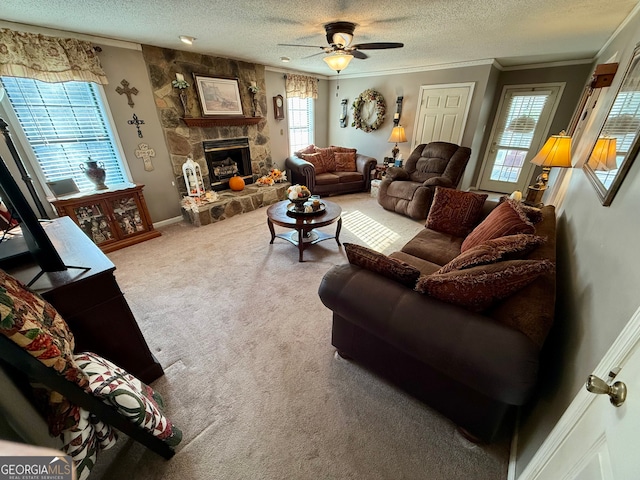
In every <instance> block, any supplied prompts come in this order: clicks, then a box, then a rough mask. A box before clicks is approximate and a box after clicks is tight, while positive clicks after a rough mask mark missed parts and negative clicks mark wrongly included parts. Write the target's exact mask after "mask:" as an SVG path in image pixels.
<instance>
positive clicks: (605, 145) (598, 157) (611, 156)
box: [587, 137, 618, 171]
mask: <svg viewBox="0 0 640 480" xmlns="http://www.w3.org/2000/svg"><path fill="white" fill-rule="evenodd" d="M616 155H617V153H616V139H615V138H611V137H600V138H598V141H597V142H596V146H595V147H593V152H591V156H590V157H589V162H588V163H587V165H589V166H590V167H591V168H592V169H593V170H605V171H607V170H615V169H616V168H618V161H617V159H616Z"/></svg>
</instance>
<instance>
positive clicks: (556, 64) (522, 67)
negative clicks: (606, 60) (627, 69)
mask: <svg viewBox="0 0 640 480" xmlns="http://www.w3.org/2000/svg"><path fill="white" fill-rule="evenodd" d="M594 61H595V57H594V58H582V59H579V60H564V61H560V62H547V63H531V64H528V65H513V66H510V67H504V66H502V65H500V63H498V62H496V63H497V64H498V65H500V66H499V67H498V69H500V70H502V71H503V72H513V71H516V70H532V69H534V68H552V67H567V66H570V65H584V64H586V63H589V64H591V63H593V62H594Z"/></svg>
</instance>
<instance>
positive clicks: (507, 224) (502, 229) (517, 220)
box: [460, 202, 536, 252]
mask: <svg viewBox="0 0 640 480" xmlns="http://www.w3.org/2000/svg"><path fill="white" fill-rule="evenodd" d="M518 203H519V202H504V203H501V204H500V205H498V206H497V207H496V208H494V209H493V211H492V212H491V213H490V214H489V215H487V218H485V219H484V220H483V221H482V223H481V224H480V225H478V226H477V227H476V228H475V229H474V230H473V231H472V232H471V233H470V234H469V235H468V236H467V238H465V239H464V242H462V246H461V247H460V251H461V252H466V251H467V250H469V249H470V248H473V247H475V246H476V245H480V244H481V243H484V242H486V241H487V240H491V239H492V238H499V237H504V236H506V235H515V234H517V233H535V231H536V229H535V228H534V226H533V224H532V223H531V222H530V221H529V219H528V218H527V216H526V215H525V213H524V212H523V211H522V209H520V207H519V205H518Z"/></svg>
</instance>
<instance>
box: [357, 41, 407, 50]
mask: <svg viewBox="0 0 640 480" xmlns="http://www.w3.org/2000/svg"><path fill="white" fill-rule="evenodd" d="M402 47H404V43H396V42H372V43H359V44H358V45H352V48H357V49H358V50H384V49H386V48H402Z"/></svg>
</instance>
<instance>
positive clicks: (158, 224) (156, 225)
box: [153, 217, 184, 228]
mask: <svg viewBox="0 0 640 480" xmlns="http://www.w3.org/2000/svg"><path fill="white" fill-rule="evenodd" d="M182 220H184V218H182V217H173V218H167V219H166V220H160V221H159V222H156V223H154V224H153V228H160V227H166V226H167V225H171V224H174V223H178V222H181V221H182Z"/></svg>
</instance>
